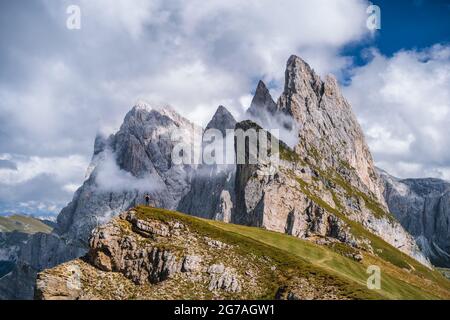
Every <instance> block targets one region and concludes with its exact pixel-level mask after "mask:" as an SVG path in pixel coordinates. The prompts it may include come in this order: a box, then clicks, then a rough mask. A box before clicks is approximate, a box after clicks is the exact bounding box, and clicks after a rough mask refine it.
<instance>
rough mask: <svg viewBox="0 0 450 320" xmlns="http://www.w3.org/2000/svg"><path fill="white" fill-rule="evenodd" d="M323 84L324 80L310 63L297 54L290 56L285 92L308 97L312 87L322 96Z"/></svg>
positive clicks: (316, 93)
mask: <svg viewBox="0 0 450 320" xmlns="http://www.w3.org/2000/svg"><path fill="white" fill-rule="evenodd" d="M322 86H323V82H322V80H321V79H320V77H319V76H318V75H317V74H316V72H315V71H314V69H312V68H311V67H310V65H309V64H308V63H306V62H305V61H304V60H303V59H301V58H300V57H298V56H295V55H292V56H291V57H290V58H289V60H288V62H287V66H286V72H285V84H284V92H285V93H291V94H295V93H297V94H300V95H301V96H303V97H307V96H308V95H310V93H311V89H312V90H313V91H314V93H315V95H316V96H320V95H321V89H322Z"/></svg>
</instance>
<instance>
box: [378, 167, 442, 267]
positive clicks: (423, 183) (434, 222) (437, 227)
mask: <svg viewBox="0 0 450 320" xmlns="http://www.w3.org/2000/svg"><path fill="white" fill-rule="evenodd" d="M380 175H381V177H382V178H383V181H384V183H385V186H386V188H385V191H384V194H385V197H386V201H387V203H388V205H389V209H390V210H391V212H392V213H393V214H394V215H395V216H396V217H397V219H398V220H399V221H400V222H401V224H402V225H403V227H405V229H406V230H408V231H409V232H410V233H411V234H412V235H413V236H414V237H415V238H416V241H417V243H418V244H419V246H420V248H421V249H422V252H424V254H425V255H426V256H427V257H428V258H429V259H430V260H431V262H432V263H433V264H434V265H436V266H441V267H447V268H448V267H450V183H448V182H446V181H443V180H439V179H431V178H429V179H397V178H395V177H393V176H390V175H389V174H388V173H386V172H384V171H382V170H380Z"/></svg>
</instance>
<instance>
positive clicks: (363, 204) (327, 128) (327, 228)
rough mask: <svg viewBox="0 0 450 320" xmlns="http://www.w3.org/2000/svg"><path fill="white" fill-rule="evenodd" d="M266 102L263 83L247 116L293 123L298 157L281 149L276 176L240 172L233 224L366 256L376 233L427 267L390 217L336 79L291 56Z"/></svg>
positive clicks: (256, 169) (252, 169)
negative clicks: (338, 244)
mask: <svg viewBox="0 0 450 320" xmlns="http://www.w3.org/2000/svg"><path fill="white" fill-rule="evenodd" d="M268 95H270V94H269V93H268V91H267V89H265V86H264V85H262V84H261V83H260V84H259V85H258V88H257V90H256V96H257V97H255V99H254V100H253V101H254V102H255V101H256V103H252V106H251V112H249V113H250V114H252V115H255V114H257V113H258V108H261V112H262V114H267V112H269V113H271V114H272V115H273V117H274V118H276V117H277V115H278V114H279V113H281V114H283V115H285V116H286V115H289V116H291V117H292V118H293V119H294V120H295V122H296V127H293V128H292V130H298V137H299V140H298V143H297V145H296V146H295V148H294V149H293V150H292V149H290V148H289V147H288V146H286V145H285V144H283V143H282V144H281V150H280V155H281V161H280V163H279V169H278V171H277V172H276V173H275V174H273V175H266V174H261V173H264V172H266V171H267V168H266V166H267V165H266V164H264V163H258V164H256V165H248V164H243V165H238V166H237V174H236V187H235V189H236V195H237V203H236V208H237V210H236V215H235V216H234V217H233V219H232V221H234V222H237V223H242V224H247V225H253V226H259V227H264V228H267V229H269V230H275V231H279V232H287V233H289V234H292V235H295V236H298V237H301V238H310V239H315V237H316V236H325V237H328V238H333V239H338V240H340V241H342V242H344V243H347V244H349V245H351V246H353V247H358V248H365V249H366V250H369V251H373V250H374V249H375V248H374V246H373V242H374V241H373V240H371V239H370V237H371V236H370V234H375V235H377V236H379V237H381V238H382V239H384V240H385V241H387V242H388V243H390V244H391V245H393V246H394V247H396V248H399V249H400V250H401V251H403V252H405V253H407V254H408V255H410V256H412V257H414V258H416V259H418V260H419V261H421V262H422V263H424V264H429V263H428V262H427V261H426V259H425V257H424V256H423V254H422V253H421V252H420V250H419V249H418V247H417V245H416V243H415V241H414V239H413V238H412V237H411V236H410V235H409V234H408V232H406V231H405V230H404V229H403V227H402V226H401V225H400V223H399V222H398V221H397V220H396V219H395V218H394V217H393V216H392V215H391V214H390V213H389V211H388V209H387V207H386V204H385V202H384V198H383V195H382V190H383V186H382V184H381V182H380V178H379V176H378V174H377V172H376V171H375V167H374V164H373V161H372V157H371V155H370V152H369V149H368V147H367V144H366V143H365V139H364V135H363V133H362V130H361V128H360V126H359V124H358V123H357V121H356V118H355V116H354V115H353V113H352V111H351V107H350V105H349V104H348V103H347V102H346V101H345V99H344V98H343V97H342V95H341V93H340V91H339V88H338V85H337V82H336V80H335V79H334V78H332V77H327V78H326V79H325V81H322V80H321V79H320V77H319V76H318V75H317V74H315V73H314V71H313V70H312V69H311V68H310V67H309V65H308V64H306V63H305V62H304V61H303V60H301V59H300V58H298V57H296V56H292V57H291V58H290V59H289V61H288V63H287V69H286V82H285V89H284V92H283V94H282V95H281V97H280V98H279V99H278V103H277V109H276V110H274V107H273V103H272V102H273V99H271V98H269V97H268ZM268 110H269V111H268ZM260 123H264V121H260ZM251 127H255V128H257V126H255V125H254V124H252V123H251V122H248V121H247V122H242V123H239V124H238V125H237V128H242V129H244V130H246V129H248V128H251ZM297 127H298V128H299V129H297ZM247 151H248V150H247ZM355 223H357V224H355ZM358 226H360V227H358ZM359 228H362V229H363V230H365V232H367V234H365V235H363V234H361V232H360V231H359V230H358V229H359Z"/></svg>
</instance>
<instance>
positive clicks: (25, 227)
mask: <svg viewBox="0 0 450 320" xmlns="http://www.w3.org/2000/svg"><path fill="white" fill-rule="evenodd" d="M12 231H18V232H23V233H28V234H33V233H37V232H43V233H50V232H51V231H52V228H51V227H50V226H48V225H46V224H45V223H43V222H42V221H40V220H38V219H35V218H33V217H28V216H22V215H11V216H9V217H0V232H12Z"/></svg>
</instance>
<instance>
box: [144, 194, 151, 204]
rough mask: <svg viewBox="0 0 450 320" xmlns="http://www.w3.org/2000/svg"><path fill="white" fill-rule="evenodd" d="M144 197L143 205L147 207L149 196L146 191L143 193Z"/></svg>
mask: <svg viewBox="0 0 450 320" xmlns="http://www.w3.org/2000/svg"><path fill="white" fill-rule="evenodd" d="M144 199H145V205H146V206H147V207H148V205H149V203H150V196H149V195H148V193H146V194H145V195H144Z"/></svg>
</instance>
